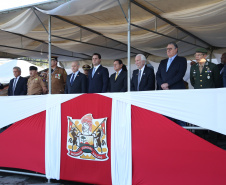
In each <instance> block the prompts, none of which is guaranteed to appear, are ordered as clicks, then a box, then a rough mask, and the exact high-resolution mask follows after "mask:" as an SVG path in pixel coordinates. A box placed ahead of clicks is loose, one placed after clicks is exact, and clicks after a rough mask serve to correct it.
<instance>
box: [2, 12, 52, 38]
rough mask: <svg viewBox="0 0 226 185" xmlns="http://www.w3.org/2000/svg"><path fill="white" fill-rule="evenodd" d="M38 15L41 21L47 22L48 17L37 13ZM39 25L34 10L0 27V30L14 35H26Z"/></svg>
mask: <svg viewBox="0 0 226 185" xmlns="http://www.w3.org/2000/svg"><path fill="white" fill-rule="evenodd" d="M36 14H37V15H38V17H39V18H40V20H41V21H45V20H46V19H47V18H48V15H45V14H42V13H41V12H37V13H36ZM39 24H40V22H39V20H38V18H37V16H36V15H35V14H34V12H33V10H32V9H27V10H26V11H24V12H23V13H21V14H20V15H18V16H17V17H15V18H13V19H11V20H10V21H9V22H6V23H5V24H2V25H0V29H2V30H6V31H9V32H14V33H20V34H26V33H28V32H29V31H31V30H32V29H34V28H35V27H36V26H38V25H39Z"/></svg>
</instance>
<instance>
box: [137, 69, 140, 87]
mask: <svg viewBox="0 0 226 185" xmlns="http://www.w3.org/2000/svg"><path fill="white" fill-rule="evenodd" d="M140 76H141V70H140V69H139V73H138V84H137V91H139V86H140Z"/></svg>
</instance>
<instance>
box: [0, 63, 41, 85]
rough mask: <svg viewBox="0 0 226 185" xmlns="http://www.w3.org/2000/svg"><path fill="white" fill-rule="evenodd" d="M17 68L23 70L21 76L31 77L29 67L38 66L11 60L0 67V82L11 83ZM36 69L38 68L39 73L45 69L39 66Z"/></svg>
mask: <svg viewBox="0 0 226 185" xmlns="http://www.w3.org/2000/svg"><path fill="white" fill-rule="evenodd" d="M16 66H17V67H20V68H21V76H23V77H26V76H29V75H30V73H29V67H30V66H36V65H33V64H31V63H29V62H26V61H24V60H10V61H8V62H6V63H4V64H2V65H0V74H1V76H0V82H1V83H9V81H10V80H11V79H12V78H14V75H13V68H14V67H16ZM36 67H37V68H38V71H42V70H43V68H41V67H38V66H36Z"/></svg>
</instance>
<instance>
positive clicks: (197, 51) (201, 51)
mask: <svg viewBox="0 0 226 185" xmlns="http://www.w3.org/2000/svg"><path fill="white" fill-rule="evenodd" d="M207 52H208V51H207V50H206V49H205V48H198V49H196V53H205V54H207Z"/></svg>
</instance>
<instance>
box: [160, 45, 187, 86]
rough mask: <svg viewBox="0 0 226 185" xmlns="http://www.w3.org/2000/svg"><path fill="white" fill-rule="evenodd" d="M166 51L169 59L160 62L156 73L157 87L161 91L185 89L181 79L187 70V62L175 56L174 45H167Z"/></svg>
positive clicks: (175, 48) (175, 49)
mask: <svg viewBox="0 0 226 185" xmlns="http://www.w3.org/2000/svg"><path fill="white" fill-rule="evenodd" d="M166 49H167V56H168V57H169V58H167V59H164V60H162V61H161V62H160V64H159V67H158V71H157V73H156V80H157V84H158V87H159V89H161V90H168V89H185V88H186V87H185V83H184V81H183V77H184V75H185V73H186V70H187V60H186V58H184V57H179V56H178V55H177V52H178V46H177V44H176V43H173V42H172V43H169V44H168V45H167V48H166Z"/></svg>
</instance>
